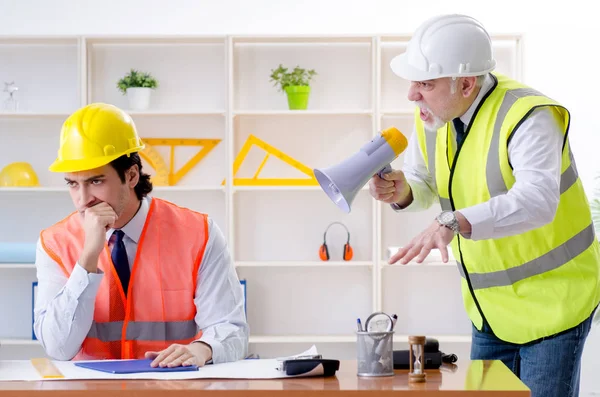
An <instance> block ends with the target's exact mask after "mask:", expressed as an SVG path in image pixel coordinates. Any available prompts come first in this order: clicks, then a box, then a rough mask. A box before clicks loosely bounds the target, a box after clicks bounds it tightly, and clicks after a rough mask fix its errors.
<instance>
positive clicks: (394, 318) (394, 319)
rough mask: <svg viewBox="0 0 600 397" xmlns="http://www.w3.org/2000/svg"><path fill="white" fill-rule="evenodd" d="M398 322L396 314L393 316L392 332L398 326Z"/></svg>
mask: <svg viewBox="0 0 600 397" xmlns="http://www.w3.org/2000/svg"><path fill="white" fill-rule="evenodd" d="M396 321H398V316H397V315H396V314H394V315H392V331H393V330H394V327H395V326H396Z"/></svg>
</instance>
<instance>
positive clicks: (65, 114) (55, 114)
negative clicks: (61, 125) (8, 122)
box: [0, 111, 70, 119]
mask: <svg viewBox="0 0 600 397" xmlns="http://www.w3.org/2000/svg"><path fill="white" fill-rule="evenodd" d="M69 115H70V113H68V112H2V111H0V119H1V118H19V117H26V118H50V117H63V118H65V119H66V118H67V117H69Z"/></svg>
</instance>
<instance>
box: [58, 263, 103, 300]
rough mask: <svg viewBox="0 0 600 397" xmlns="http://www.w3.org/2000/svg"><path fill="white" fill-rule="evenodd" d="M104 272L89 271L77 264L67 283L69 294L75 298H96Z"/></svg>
mask: <svg viewBox="0 0 600 397" xmlns="http://www.w3.org/2000/svg"><path fill="white" fill-rule="evenodd" d="M103 276H104V273H102V272H100V271H99V272H98V273H88V272H87V271H86V270H85V269H84V268H83V267H81V265H79V263H76V264H75V267H74V268H73V272H71V276H70V277H69V279H68V280H67V283H66V284H65V289H66V290H67V291H68V293H69V295H71V296H72V297H74V298H75V299H78V300H79V299H96V294H97V293H98V289H99V288H100V282H101V281H102V277H103Z"/></svg>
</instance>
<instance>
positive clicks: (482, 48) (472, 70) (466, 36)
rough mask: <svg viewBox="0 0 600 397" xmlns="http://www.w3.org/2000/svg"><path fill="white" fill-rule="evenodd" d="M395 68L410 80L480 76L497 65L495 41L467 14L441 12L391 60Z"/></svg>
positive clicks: (428, 21) (425, 24) (391, 65)
mask: <svg viewBox="0 0 600 397" xmlns="http://www.w3.org/2000/svg"><path fill="white" fill-rule="evenodd" d="M390 67H391V68H392V71H393V72H394V73H395V74H396V75H398V76H400V77H402V78H403V79H406V80H410V81H423V80H431V79H437V78H440V77H461V76H479V75H482V74H486V73H488V72H490V71H492V70H494V68H495V67H496V60H494V58H493V55H492V40H491V38H490V36H489V34H488V33H487V31H486V30H485V28H484V27H483V25H482V24H481V23H479V22H478V21H477V20H475V19H473V18H471V17H469V16H466V15H456V14H453V15H441V16H438V17H435V18H431V19H429V20H427V21H426V22H425V23H423V24H422V25H421V26H420V27H419V28H418V29H417V30H416V31H415V33H414V34H413V36H412V38H411V39H410V41H409V43H408V47H407V49H406V52H405V53H403V54H400V55H398V56H396V57H394V59H392V62H391V63H390Z"/></svg>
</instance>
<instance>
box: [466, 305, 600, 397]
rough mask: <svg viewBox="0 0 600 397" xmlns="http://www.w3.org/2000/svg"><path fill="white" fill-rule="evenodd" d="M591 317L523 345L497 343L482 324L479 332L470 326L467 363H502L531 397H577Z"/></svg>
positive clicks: (494, 337)
mask: <svg viewBox="0 0 600 397" xmlns="http://www.w3.org/2000/svg"><path fill="white" fill-rule="evenodd" d="M592 317H593V314H592V315H591V316H590V317H589V318H588V319H586V320H585V321H583V322H582V323H581V324H579V325H577V326H576V327H574V328H571V329H569V330H567V331H564V332H561V333H559V334H557V335H553V336H550V337H547V338H543V339H541V340H538V341H535V342H531V343H528V344H524V345H515V344H512V343H508V342H504V341H501V340H500V339H498V338H497V337H496V336H495V335H494V334H493V332H492V330H491V329H490V327H489V325H488V324H487V323H485V322H484V324H483V329H482V331H478V330H477V329H476V328H475V327H473V340H472V343H471V360H502V362H503V363H504V364H505V365H506V366H507V367H508V368H509V369H510V370H511V371H512V372H514V373H515V375H517V376H518V377H519V378H520V379H521V381H522V382H523V383H525V385H527V387H529V389H531V397H577V396H579V373H580V368H581V354H582V352H583V347H584V345H585V340H586V338H587V336H588V334H589V331H590V326H591V323H592Z"/></svg>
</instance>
